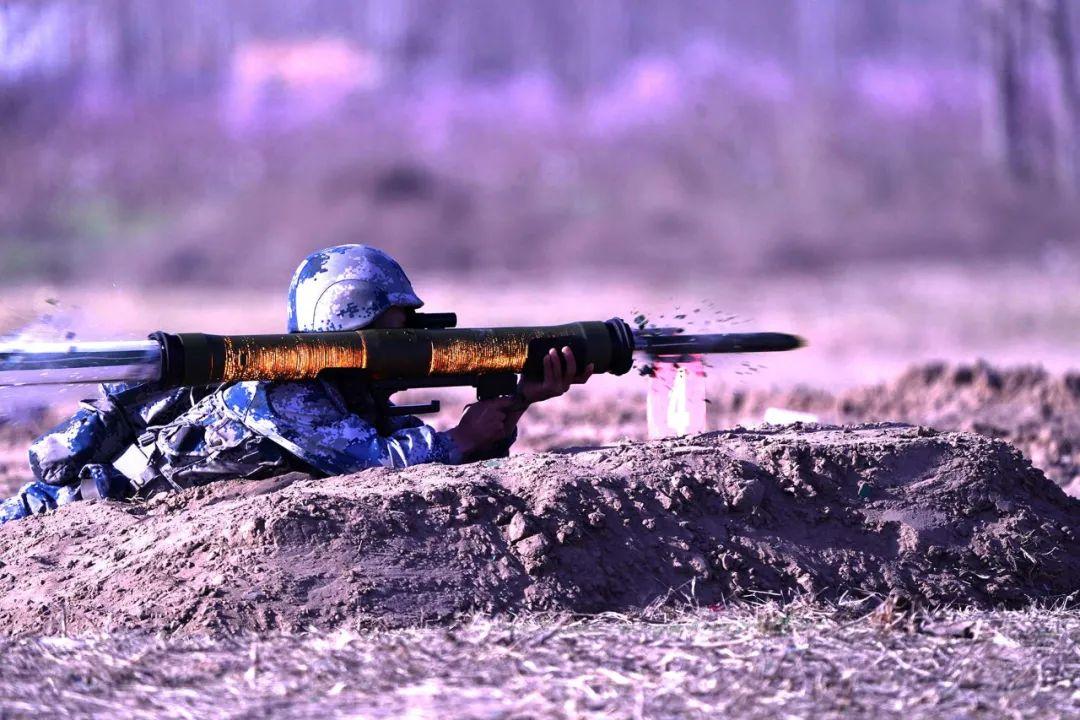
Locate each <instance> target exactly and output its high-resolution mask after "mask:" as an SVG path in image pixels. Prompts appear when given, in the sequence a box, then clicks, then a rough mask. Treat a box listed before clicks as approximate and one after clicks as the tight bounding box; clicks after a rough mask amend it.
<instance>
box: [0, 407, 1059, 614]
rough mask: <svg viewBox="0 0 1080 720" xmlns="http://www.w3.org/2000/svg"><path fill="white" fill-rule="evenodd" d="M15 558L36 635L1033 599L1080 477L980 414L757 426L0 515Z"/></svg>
mask: <svg viewBox="0 0 1080 720" xmlns="http://www.w3.org/2000/svg"><path fill="white" fill-rule="evenodd" d="M0 558H3V561H2V563H3V564H2V566H0V627H2V628H3V631H4V632H5V633H7V634H14V635H23V634H35V635H37V634H48V633H58V632H61V631H63V632H75V633H84V632H95V631H109V630H118V629H141V630H153V631H159V630H160V631H165V632H168V633H178V634H185V635H186V634H193V633H194V634H198V633H204V632H210V633H222V632H233V631H245V630H251V631H276V630H285V631H293V630H298V629H302V628H307V627H316V628H322V629H327V628H335V627H342V626H348V627H356V626H358V625H368V624H371V623H376V624H391V625H408V624H414V623H427V622H432V621H444V620H449V619H452V618H455V617H459V616H461V615H463V614H475V613H483V614H516V613H523V612H531V611H561V612H574V613H597V612H604V611H636V610H641V609H643V608H648V607H655V606H660V605H664V604H672V603H674V604H697V605H716V604H722V603H726V602H728V601H731V600H738V599H757V600H761V599H766V598H776V599H791V598H794V597H796V596H812V597H814V598H818V599H826V600H836V599H842V598H845V597H848V598H850V597H858V598H861V597H868V596H869V597H878V598H881V597H886V596H893V597H897V596H900V597H905V598H909V599H910V600H911V601H915V602H918V603H920V604H922V605H925V606H936V605H970V606H1022V605H1025V604H1027V603H1029V602H1030V601H1031V600H1032V599H1042V600H1046V599H1059V598H1064V597H1066V596H1068V595H1070V594H1072V593H1076V592H1077V591H1078V590H1080V501H1076V500H1073V499H1071V498H1069V497H1067V496H1066V495H1065V494H1064V493H1063V492H1062V491H1061V489H1060V488H1058V487H1057V486H1056V485H1054V484H1053V483H1052V482H1050V481H1049V480H1047V479H1046V477H1045V476H1044V475H1043V474H1042V473H1041V472H1039V471H1038V470H1036V469H1034V468H1033V467H1032V466H1031V464H1030V463H1029V462H1028V461H1027V460H1026V459H1024V457H1023V456H1022V455H1020V453H1018V452H1017V451H1016V450H1015V449H1013V448H1012V447H1011V446H1009V445H1008V444H1006V443H1004V442H1000V441H996V440H991V439H987V438H984V437H982V436H979V435H975V434H965V433H938V432H936V431H934V430H930V429H928V428H922V427H912V426H902V425H895V424H878V425H865V426H857V427H847V428H837V427H805V428H798V427H795V428H787V429H779V428H765V429H761V430H744V429H738V430H733V431H725V432H718V433H710V434H706V435H701V436H696V437H691V438H684V439H679V440H667V441H657V442H650V443H626V444H621V445H611V446H605V447H598V448H586V449H577V450H567V451H562V452H553V453H542V454H535V455H528V454H526V455H521V456H516V457H513V458H510V459H507V460H502V461H488V462H485V463H480V464H474V465H469V466H458V467H448V466H439V465H428V466H417V467H414V468H409V469H406V470H402V471H392V470H387V469H374V470H369V471H365V472H361V473H358V474H355V475H351V476H342V477H335V478H329V479H313V478H308V477H306V476H296V475H292V476H286V477H283V478H277V479H274V480H267V481H258V482H251V481H245V482H240V481H237V482H230V483H216V484H213V485H209V486H206V487H203V488H197V489H194V490H190V491H186V492H183V493H178V494H175V495H165V496H158V497H157V498H155V499H153V500H151V501H149V502H148V503H143V504H121V503H110V502H85V503H78V504H76V505H73V506H70V507H67V508H64V509H62V510H61V511H59V512H57V513H54V514H52V515H49V516H44V517H37V518H30V519H27V520H25V521H20V522H16V523H9V524H7V525H5V526H3V527H0Z"/></svg>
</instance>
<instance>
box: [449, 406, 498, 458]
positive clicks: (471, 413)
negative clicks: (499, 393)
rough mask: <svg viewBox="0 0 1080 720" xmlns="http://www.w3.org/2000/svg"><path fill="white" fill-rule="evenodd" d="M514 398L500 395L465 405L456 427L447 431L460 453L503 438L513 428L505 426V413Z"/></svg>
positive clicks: (466, 452) (471, 450)
mask: <svg viewBox="0 0 1080 720" xmlns="http://www.w3.org/2000/svg"><path fill="white" fill-rule="evenodd" d="M513 402H514V398H510V397H501V398H495V399H493V400H478V401H477V402H474V403H472V404H471V405H466V406H465V412H463V413H462V414H461V420H459V421H458V424H457V427H455V428H453V429H452V430H449V431H448V433H449V435H450V437H451V438H453V440H454V443H455V444H457V446H458V449H459V450H461V452H462V453H465V454H468V453H470V452H473V451H474V450H477V449H479V448H482V447H485V446H487V445H490V444H491V443H493V442H495V441H497V440H502V439H503V438H505V437H506V436H507V435H508V434H509V431H510V430H512V429H513V428H512V427H510V428H509V429H508V428H507V413H509V412H510V406H511V404H512V403H513Z"/></svg>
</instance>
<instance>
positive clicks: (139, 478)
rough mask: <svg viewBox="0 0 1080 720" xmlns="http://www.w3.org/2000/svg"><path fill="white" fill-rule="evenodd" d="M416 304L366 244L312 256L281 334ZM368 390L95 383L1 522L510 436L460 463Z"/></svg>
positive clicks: (352, 467) (432, 434)
mask: <svg viewBox="0 0 1080 720" xmlns="http://www.w3.org/2000/svg"><path fill="white" fill-rule="evenodd" d="M422 304H423V303H422V302H421V300H420V298H418V297H417V296H416V294H415V293H414V292H413V288H412V284H411V283H410V282H409V279H408V277H406V275H405V272H404V271H403V270H402V269H401V266H400V265H398V264H397V262H395V261H394V260H393V258H391V257H390V256H389V255H387V254H386V253H384V252H382V251H380V250H377V249H375V248H371V247H367V246H364V245H340V246H337V247H332V248H328V249H326V250H321V251H319V252H316V253H313V254H312V255H310V256H308V258H307V259H306V260H305V261H304V262H303V263H301V264H300V267H299V268H298V269H297V271H296V273H295V275H294V276H293V279H292V283H291V284H290V287H289V302H288V307H289V319H288V328H289V331H290V332H319V331H331V330H355V329H359V328H362V327H365V326H367V325H368V324H370V323H371V322H372V321H374V320H375V319H376V318H377V317H378V316H379V315H380V314H382V313H383V312H385V311H386V310H387V309H388V308H390V307H392V306H401V307H406V308H417V307H420V306H421V305H422ZM364 387H365V386H362V387H360V388H359V389H358V388H357V387H356V386H355V384H350V385H348V386H347V387H346V386H343V385H340V384H338V383H336V382H334V380H333V379H332V378H330V379H318V380H312V381H303V382H239V383H232V384H226V385H222V386H218V387H207V388H180V389H171V390H162V389H160V388H158V387H156V386H155V385H153V384H140V385H123V384H113V385H103V386H101V389H100V396H99V398H98V399H97V400H96V401H92V402H86V403H83V405H82V406H81V407H80V409H79V411H78V412H76V413H75V415H74V416H72V417H71V418H70V419H69V420H67V421H65V422H63V423H61V424H60V425H58V426H57V427H55V428H53V429H52V430H50V431H49V432H48V433H46V434H45V435H43V436H41V437H40V438H38V439H37V440H36V441H35V442H34V443H33V444H32V445H31V447H30V464H31V468H32V469H33V471H34V475H35V476H36V477H37V480H36V481H34V482H31V483H28V484H27V485H25V486H24V487H23V488H22V489H21V490H20V491H19V493H18V494H17V495H16V496H15V497H12V498H10V499H8V500H6V501H4V502H3V503H0V523H2V522H5V521H7V520H12V519H16V518H20V517H24V516H26V515H31V514H34V513H39V512H45V511H47V510H51V509H53V508H55V507H57V506H59V505H63V504H66V503H69V502H72V501H75V500H79V499H82V498H86V497H106V498H117V499H120V498H130V497H133V496H147V495H150V494H154V493H156V492H160V491H164V490H169V489H180V488H185V487H192V486H195V485H202V484H205V483H207V482H212V481H214V480H219V479H226V478H261V477H271V476H274V475H280V474H283V473H286V472H290V471H293V470H302V471H306V472H312V473H316V474H323V475H338V474H342V473H348V472H355V471H357V470H361V469H363V468H368V467H377V466H385V467H395V468H400V467H405V466H407V465H416V464H419V463H427V462H441V463H457V462H461V461H462V460H465V459H468V460H476V459H483V458H487V457H497V456H505V455H506V454H507V453H508V452H509V448H510V445H511V444H512V443H513V441H514V439H515V437H516V434H514V435H511V436H510V437H508V438H506V440H505V441H504V442H501V443H496V444H495V445H493V446H492V447H490V448H488V449H487V451H486V452H483V453H480V454H477V455H474V456H471V457H469V458H463V457H462V455H461V453H460V451H459V450H458V448H457V447H456V445H455V444H454V442H453V440H452V439H451V438H450V436H449V435H448V434H446V433H444V432H439V431H437V430H435V429H434V428H432V427H429V426H427V425H425V424H423V423H422V422H421V421H420V420H419V419H417V418H415V417H380V416H379V415H378V413H377V412H376V407H377V399H376V398H375V397H374V396H373V395H372V393H371V392H370V390H369V389H368V390H365V389H364Z"/></svg>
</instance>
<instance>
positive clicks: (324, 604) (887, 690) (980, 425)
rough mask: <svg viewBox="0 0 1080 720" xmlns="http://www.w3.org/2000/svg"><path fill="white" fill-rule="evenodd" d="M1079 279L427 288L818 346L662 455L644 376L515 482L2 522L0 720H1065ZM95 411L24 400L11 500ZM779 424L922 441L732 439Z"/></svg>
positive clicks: (599, 401) (562, 416) (102, 322)
mask: <svg viewBox="0 0 1080 720" xmlns="http://www.w3.org/2000/svg"><path fill="white" fill-rule="evenodd" d="M1073 283H1074V280H1073V279H1072V277H1071V276H1070V275H1069V274H1067V273H1060V272H1057V271H1055V270H1054V269H1053V268H1046V267H1035V266H1027V267H1012V266H987V267H983V268H971V267H963V268H957V267H947V266H931V267H918V266H910V267H901V266H889V267H877V268H873V267H871V268H864V269H860V270H857V271H851V272H840V273H836V274H832V275H829V276H790V277H776V278H770V279H769V281H768V282H763V281H762V280H761V279H760V278H757V279H751V278H746V279H739V278H732V279H730V281H725V283H723V285H722V286H721V285H717V286H714V287H703V286H702V287H698V286H695V287H689V288H660V289H655V288H654V289H652V290H650V291H648V292H644V291H641V290H640V289H639V288H633V287H627V286H625V285H623V286H620V285H618V284H615V283H605V282H604V281H602V280H594V281H592V282H591V283H582V282H577V281H574V280H572V279H563V280H562V281H553V283H552V284H550V285H548V286H542V285H536V284H530V285H506V284H498V283H495V284H493V285H492V286H491V287H489V288H483V289H477V288H476V287H460V286H455V285H453V284H450V283H443V282H440V281H438V280H437V279H436V280H434V281H431V282H428V283H426V290H427V292H426V293H424V292H422V294H425V295H426V297H427V299H428V301H429V302H428V305H429V308H430V309H432V310H445V309H456V310H458V311H459V313H460V314H461V316H462V321H463V324H465V325H480V324H510V323H515V324H517V323H523V322H524V323H529V322H532V323H544V322H563V321H566V320H572V319H603V318H606V317H610V316H612V315H621V316H623V317H631V316H632V315H633V314H636V313H637V312H638V311H640V312H644V313H646V314H647V315H649V316H650V318H652V319H655V320H656V321H657V322H666V321H670V320H671V319H672V318H674V316H676V315H679V314H688V315H693V310H694V309H702V312H699V313H698V314H697V315H698V316H699V317H700V316H702V315H704V316H706V318H705V320H698V319H697V318H691V319H692V320H693V321H694V323H695V324H696V325H694V326H696V327H708V326H709V325H712V326H713V328H714V329H720V330H722V329H724V328H729V327H730V328H733V329H735V328H737V329H770V330H786V331H793V332H797V333H800V334H802V335H804V336H806V337H807V338H808V340H809V341H810V346H809V347H808V348H806V349H804V350H801V351H799V352H797V353H790V354H788V355H785V356H770V357H763V358H757V357H754V358H747V359H742V358H738V359H722V360H720V361H719V362H716V363H715V364H714V365H715V367H713V368H712V369H711V370H710V379H709V397H710V400H711V401H712V402H711V404H710V420H709V429H710V430H711V431H713V432H711V433H709V434H706V435H703V436H701V437H698V438H689V439H686V440H681V441H660V442H656V443H643V442H642V441H643V440H645V439H646V436H647V432H646V429H645V425H644V412H643V401H644V393H645V391H646V388H647V383H648V380H647V379H646V378H643V377H639V376H637V375H633V376H628V377H625V378H620V379H617V378H602V379H601V382H598V383H595V384H590V386H588V387H587V388H581V389H576V390H575V391H574V392H573V393H572V394H571V396H570V397H568V398H565V399H563V400H560V401H558V402H557V403H552V404H551V405H550V406H547V407H541V408H537V409H535V410H534V411H531V412H530V413H529V414H528V415H527V416H526V418H527V420H526V422H525V424H524V425H523V428H522V440H521V442H520V443H519V454H518V455H516V456H515V457H513V458H511V459H510V460H508V461H502V462H499V463H491V464H486V465H484V464H482V465H478V466H475V467H473V468H460V469H437V468H421V469H417V470H415V471H407V472H406V473H402V474H389V475H387V474H386V471H372V472H369V473H366V474H364V473H362V474H360V475H358V476H354V477H346V478H336V479H332V480H330V481H315V480H311V479H308V478H303V477H293V478H289V479H287V480H286V481H283V482H281V483H271V484H269V485H267V484H258V483H256V484H243V483H237V484H235V485H233V486H231V487H230V486H228V485H221V486H217V487H208V488H203V489H196V490H193V491H189V492H187V493H184V494H181V495H178V496H175V497H172V498H168V499H164V500H159V501H156V502H153V503H149V504H142V505H132V506H118V505H114V504H106V503H87V504H85V505H84V506H81V507H73V508H70V509H67V510H64V511H62V512H59V513H56V514H55V515H54V516H51V517H46V518H40V519H33V520H29V521H26V522H25V523H22V524H19V525H18V526H16V525H9V526H5V527H3V528H0V583H2V586H3V597H2V598H0V617H2V619H3V622H4V626H5V628H6V632H5V633H4V635H5V636H6V638H5V639H3V640H0V645H2V646H3V657H4V660H3V661H2V663H0V715H3V716H5V717H6V716H26V717H29V716H41V715H43V714H50V713H51V714H53V715H66V716H85V715H99V716H109V715H118V714H123V715H131V716H138V715H139V714H140V713H141V714H142V715H143V716H151V715H152V716H155V717H158V716H162V715H168V716H172V717H190V716H199V717H205V716H221V717H255V716H260V715H264V714H266V713H267V712H271V711H272V712H275V713H277V714H279V715H286V716H295V717H310V716H312V715H316V714H318V715H325V716H328V717H330V716H344V715H348V716H361V717H402V716H405V717H417V718H426V717H445V716H447V715H457V716H465V717H550V716H555V717H559V716H563V717H580V716H591V717H665V716H671V715H680V714H681V715H686V716H700V717H713V716H716V715H718V714H720V713H723V714H725V715H728V716H732V717H774V716H776V715H777V714H786V715H788V716H807V715H815V716H840V715H841V714H845V715H855V716H863V717H870V716H881V715H886V716H890V717H891V716H897V717H899V716H900V715H906V716H915V717H920V716H927V717H930V716H942V715H950V716H985V717H1000V716H1008V715H1014V714H1020V713H1025V712H1038V713H1040V714H1042V715H1046V716H1049V717H1056V716H1062V717H1064V716H1068V715H1070V714H1075V713H1076V712H1077V708H1078V706H1077V703H1078V702H1080V699H1078V698H1080V695H1078V693H1080V687H1078V686H1076V685H1075V684H1074V683H1075V679H1074V678H1075V677H1076V676H1077V674H1078V673H1077V670H1078V666H1077V662H1078V660H1077V655H1076V653H1075V645H1076V641H1077V639H1078V635H1077V633H1078V625H1077V622H1078V621H1077V611H1076V610H1075V609H1074V603H1075V593H1076V592H1077V591H1080V577H1078V572H1077V569H1076V567H1074V566H1073V564H1074V563H1075V562H1076V560H1075V558H1077V557H1080V552H1078V551H1077V549H1076V548H1075V547H1074V546H1075V544H1076V542H1077V541H1078V540H1077V538H1080V502H1078V501H1076V500H1071V499H1069V498H1068V497H1067V496H1066V495H1065V494H1064V493H1062V492H1061V490H1059V489H1058V488H1065V489H1066V490H1067V491H1068V492H1071V493H1076V492H1077V491H1078V484H1077V478H1078V476H1080V470H1078V466H1080V457H1078V454H1080V431H1078V427H1077V422H1078V421H1077V418H1078V417H1080V380H1078V376H1077V374H1076V373H1075V372H1074V370H1075V369H1076V363H1075V357H1077V351H1078V350H1080V345H1078V343H1080V341H1078V340H1077V336H1076V334H1075V333H1072V332H1069V329H1070V328H1071V327H1075V325H1076V323H1077V322H1080V304H1078V298H1077V296H1076V294H1075V291H1074V288H1073ZM418 284H420V282H419V281H418ZM421 286H422V287H423V286H424V285H421ZM676 295H677V297H678V299H677V300H676V299H674V298H675V297H676ZM530 298H532V301H530ZM536 298H543V301H541V302H537V301H536ZM687 298H689V299H687ZM700 298H709V299H710V303H711V304H705V303H704V302H703V301H702V302H699V299H700ZM211 301H212V302H211ZM280 304H281V299H280V298H279V297H277V296H272V295H266V294H262V293H245V292H239V291H237V292H215V293H214V294H213V295H212V296H210V295H206V293H205V292H204V291H192V290H186V291H172V290H162V291H153V292H149V293H147V294H145V295H144V294H142V293H135V292H131V291H118V290H100V289H80V290H64V291H58V290H56V289H51V290H50V289H48V288H36V289H32V290H30V289H15V290H11V289H9V290H8V291H7V294H6V295H5V297H4V302H3V308H4V310H3V315H2V317H0V323H2V324H3V326H4V327H5V328H7V329H9V330H10V329H16V328H22V329H24V331H26V329H27V326H28V325H33V326H36V327H32V328H30V329H29V330H28V331H29V332H37V333H43V334H48V333H53V334H55V333H57V332H60V333H65V332H74V333H76V335H77V336H79V337H104V336H107V335H109V334H112V333H114V332H115V333H119V334H122V335H124V336H126V337H138V336H139V335H142V334H145V332H147V331H149V330H153V329H157V328H165V329H170V330H180V331H183V330H196V329H197V330H206V331H217V332H240V331H248V332H252V331H254V332H258V331H273V330H276V329H278V328H279V327H280V325H281V322H280V320H281V318H280V317H279V315H280V313H279V306H280ZM677 304H680V305H681V307H679V308H677V307H676V305H677ZM720 308H722V309H723V311H721V310H720ZM687 311H689V312H687ZM45 314H48V315H50V317H49V318H48V319H42V316H43V315H45ZM662 316H664V317H662ZM731 316H736V317H735V318H732V317H731ZM706 321H711V322H706ZM980 358H983V359H984V361H983V362H980V361H979V359H980ZM78 396H79V391H75V392H71V391H64V392H59V393H57V392H52V391H50V392H48V393H26V392H24V393H22V394H19V395H17V396H13V395H11V394H8V395H6V396H5V398H4V402H6V403H7V406H6V412H7V415H8V417H14V418H17V419H18V422H7V423H5V424H3V425H0V465H2V466H3V467H2V468H0V483H2V485H3V487H4V488H5V490H8V491H10V490H11V489H13V488H14V487H15V486H17V485H18V483H20V482H22V481H24V480H25V479H26V478H27V477H28V476H29V473H28V469H27V468H26V465H25V459H24V458H25V445H26V443H27V442H28V441H29V439H30V438H31V437H32V436H33V435H34V433H36V432H39V431H40V430H41V429H43V428H44V427H46V426H47V424H48V423H49V422H50V421H52V420H54V419H56V417H58V416H59V415H62V414H63V413H64V412H66V411H67V410H69V409H70V407H71V406H72V403H73V402H74V401H75V400H76V399H77V398H78ZM419 397H421V396H418V398H419ZM444 397H445V399H447V400H450V401H455V400H464V399H466V398H465V397H464V396H463V395H462V394H460V393H446V394H444ZM452 404H453V403H451V405H452ZM768 407H782V408H787V409H794V410H800V411H804V412H811V413H814V414H815V415H817V416H818V417H819V419H820V420H821V421H822V422H823V423H840V424H848V425H850V424H852V423H878V422H880V421H902V422H904V423H911V424H912V425H910V426H903V425H896V424H886V425H881V424H870V425H863V426H861V427H858V428H855V427H846V428H839V427H831V426H826V427H817V426H804V427H794V428H787V429H779V428H771V429H770V428H763V429H757V430H753V429H744V430H730V428H733V427H735V426H736V425H738V424H744V425H751V424H754V423H758V422H760V420H761V418H762V415H763V413H764V411H765V410H766V409H767V408H768ZM455 412H456V408H454V407H451V408H449V409H448V410H447V411H445V412H444V413H442V414H441V415H440V416H438V417H436V418H435V419H434V422H436V423H442V424H444V425H445V424H446V423H448V422H452V420H453V417H452V416H453V414H454V413H455ZM920 426H922V427H920ZM930 426H932V427H934V428H936V430H930V429H929V427H930ZM949 431H959V432H949ZM1014 447H1015V448H1016V449H1017V450H1014V449H1013V448H1014ZM566 448H571V449H570V450H566ZM549 450H555V451H556V452H553V453H551V454H533V453H535V452H536V451H549ZM1021 453H1022V454H1021ZM755 488H757V489H759V490H760V494H759V493H758V492H757V489H755ZM425 493H426V494H425ZM755 498H756V500H755ZM489 499H494V500H495V502H490V501H489ZM260 519H261V521H262V522H261V523H260V522H259V520H260ZM650 526H651V527H650ZM418 538H419V539H420V541H418ZM620 553H622V554H620ZM590 558H591V559H590ZM1070 563H1073V564H1070ZM590 568H591V570H590ZM950 608H952V609H950ZM1004 608H1010V609H1008V610H1006V609H1004Z"/></svg>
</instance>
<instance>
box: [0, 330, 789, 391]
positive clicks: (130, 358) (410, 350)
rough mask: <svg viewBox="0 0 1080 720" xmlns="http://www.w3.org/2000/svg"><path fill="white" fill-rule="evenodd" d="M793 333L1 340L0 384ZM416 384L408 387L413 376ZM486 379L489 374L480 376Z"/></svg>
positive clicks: (523, 367)
mask: <svg viewBox="0 0 1080 720" xmlns="http://www.w3.org/2000/svg"><path fill="white" fill-rule="evenodd" d="M801 344H802V341H801V340H800V339H799V338H797V337H795V336H792V335H782V334H778V333H747V334H739V335H676V336H674V337H671V336H666V335H663V334H656V333H655V332H653V333H649V332H645V333H641V332H638V333H635V332H633V331H632V330H631V329H630V326H629V325H627V324H626V322H624V321H623V320H620V319H619V318H613V319H611V320H608V321H606V322H576V323H568V324H565V325H549V326H542V327H509V328H431V329H429V328H408V329H393V330H354V331H346V332H326V333H322V332H320V333H290V334H279V335H206V334H202V333H182V334H178V335H173V334H169V333H160V332H159V333H155V334H154V335H152V336H151V339H150V340H144V341H121V342H81V341H80V342H64V343H42V342H31V341H28V342H21V341H14V342H6V343H0V386H2V385H41V384H63V383H92V382H93V383H96V382H118V381H159V382H161V384H162V385H163V386H166V387H181V386H196V385H209V384H216V383H222V382H234V381H239V380H307V379H311V378H314V377H316V376H317V375H318V374H319V373H320V372H322V371H323V370H329V369H351V370H358V371H363V372H364V373H366V374H367V376H368V377H370V378H371V379H372V380H373V381H383V382H384V383H392V384H395V385H401V386H403V387H405V386H408V387H419V386H425V387H427V386H430V387H434V386H437V385H439V384H460V383H461V382H465V381H467V382H466V384H477V383H478V382H479V380H478V379H479V378H486V379H493V378H496V377H498V376H506V375H508V374H518V373H524V374H525V375H527V376H530V377H540V376H542V374H543V358H544V356H545V354H546V353H547V352H548V350H549V349H551V348H562V347H564V346H569V347H570V348H571V350H573V352H574V356H575V357H576V358H577V360H578V366H579V367H584V366H585V365H588V364H590V363H592V365H593V367H594V372H597V373H611V374H614V375H622V374H623V373H626V372H627V371H629V370H630V367H631V365H632V364H633V354H634V352H635V351H638V352H643V353H645V354H647V355H649V356H652V357H657V356H661V357H664V356H666V357H677V356H680V355H682V354H686V353H690V354H707V353H716V352H768V351H776V350H788V349H794V348H796V347H799V346H800V345H801ZM410 381H411V382H413V383H415V384H414V385H410V384H409V382H410ZM484 382H485V383H486V384H491V383H488V382H487V380H484Z"/></svg>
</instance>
